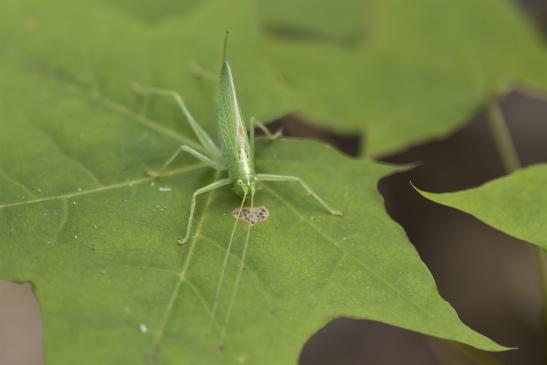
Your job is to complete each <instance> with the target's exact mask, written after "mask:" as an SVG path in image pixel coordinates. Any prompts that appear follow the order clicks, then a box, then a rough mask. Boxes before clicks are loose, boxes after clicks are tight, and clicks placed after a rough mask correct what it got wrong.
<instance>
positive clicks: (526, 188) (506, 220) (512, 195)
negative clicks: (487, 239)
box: [420, 164, 547, 250]
mask: <svg viewBox="0 0 547 365" xmlns="http://www.w3.org/2000/svg"><path fill="white" fill-rule="evenodd" d="M420 193H421V194H422V195H423V196H424V197H426V198H428V199H430V200H432V201H434V202H437V203H439V204H444V205H447V206H450V207H453V208H456V209H459V210H461V211H464V212H466V213H468V214H471V215H473V216H475V217H476V218H477V219H480V220H481V221H483V222H484V223H486V224H488V225H490V226H492V227H494V228H496V229H498V230H500V231H502V232H505V233H507V234H509V235H511V236H513V237H516V238H518V239H521V240H525V241H528V242H530V243H533V244H535V245H537V246H539V247H541V248H542V249H543V250H547V227H546V226H545V222H546V221H547V210H546V209H545V207H547V164H539V165H534V166H531V167H527V168H524V169H520V170H517V171H516V172H514V173H512V174H511V175H508V176H505V177H502V178H499V179H496V180H493V181H490V182H488V183H486V184H484V185H482V186H479V187H477V188H474V189H468V190H463V191H457V192H452V193H442V194H436V193H429V192H425V191H420Z"/></svg>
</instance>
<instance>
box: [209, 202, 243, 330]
mask: <svg viewBox="0 0 547 365" xmlns="http://www.w3.org/2000/svg"><path fill="white" fill-rule="evenodd" d="M246 199H247V194H246V193H245V194H244V195H243V199H242V200H241V205H240V206H239V210H238V215H239V216H241V212H242V209H243V204H245V200H246ZM238 222H239V219H236V221H235V222H234V225H233V227H232V233H231V234H230V241H229V242H228V247H227V248H226V253H225V254H224V261H223V262H222V269H221V270H220V277H219V278H218V284H217V289H216V293H215V300H214V302H213V308H212V309H211V322H210V327H213V325H214V322H215V317H216V313H217V308H218V302H219V300H220V292H221V291H222V283H223V281H224V274H225V272H226V266H228V258H229V257H230V252H231V250H232V242H233V241H234V235H235V232H236V228H237V224H238Z"/></svg>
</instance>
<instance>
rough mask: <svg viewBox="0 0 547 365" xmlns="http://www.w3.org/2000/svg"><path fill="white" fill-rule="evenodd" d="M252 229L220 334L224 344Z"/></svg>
mask: <svg viewBox="0 0 547 365" xmlns="http://www.w3.org/2000/svg"><path fill="white" fill-rule="evenodd" d="M254 197H255V194H254V191H252V192H251V214H252V212H253V204H254ZM251 227H252V224H249V227H248V228H247V236H246V237H245V245H244V246H243V253H242V254H241V262H240V264H239V269H238V270H237V275H236V281H235V283H234V290H233V291H232V297H231V298H230V303H229V304H228V309H227V311H226V317H225V318H224V325H223V326H222V332H221V333H220V341H221V343H222V342H224V337H225V336H226V329H227V327H228V323H229V322H230V316H231V314H232V308H233V306H234V303H235V300H236V296H237V290H238V289H239V282H240V280H241V274H242V272H243V267H244V266H245V258H246V256H247V248H248V247H249V237H250V236H251Z"/></svg>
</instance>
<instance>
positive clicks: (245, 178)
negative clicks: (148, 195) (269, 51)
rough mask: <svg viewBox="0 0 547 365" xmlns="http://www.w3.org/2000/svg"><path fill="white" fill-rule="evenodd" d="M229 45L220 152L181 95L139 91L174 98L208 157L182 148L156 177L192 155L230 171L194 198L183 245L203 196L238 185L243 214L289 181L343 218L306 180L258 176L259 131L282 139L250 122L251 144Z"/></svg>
mask: <svg viewBox="0 0 547 365" xmlns="http://www.w3.org/2000/svg"><path fill="white" fill-rule="evenodd" d="M227 42H228V32H226V36H225V38H224V49H223V59H222V66H221V70H220V78H219V80H218V81H219V89H218V95H217V129H218V139H219V142H220V148H219V147H218V146H217V145H216V144H215V143H214V142H213V140H212V139H211V137H209V135H208V134H207V132H205V130H203V128H202V127H201V126H200V125H199V124H198V123H197V122H196V120H195V119H194V117H193V116H192V115H191V113H190V111H189V110H188V108H187V107H186V105H185V103H184V101H183V99H182V97H181V96H180V95H179V94H178V93H176V92H175V91H170V90H164V89H160V88H155V87H142V86H140V85H137V84H135V85H134V89H135V91H136V92H137V93H140V94H156V95H164V96H170V97H172V98H174V100H175V102H176V103H177V104H178V106H179V107H180V109H181V111H182V113H183V114H184V116H185V117H186V119H187V120H188V122H189V123H190V126H191V127H192V130H193V131H194V133H195V134H196V136H197V138H198V140H199V142H200V143H201V145H202V147H203V149H204V151H205V154H204V153H201V152H200V151H197V150H195V149H194V148H192V147H190V146H188V145H182V146H180V147H179V148H178V149H177V150H176V151H175V153H174V154H173V155H172V156H171V157H169V158H168V159H167V161H165V163H164V164H163V165H162V166H161V167H160V169H159V170H158V171H157V172H156V173H155V174H156V175H159V174H160V173H161V172H162V171H163V170H164V169H165V168H166V167H167V166H168V165H169V164H171V163H172V162H173V161H174V160H175V159H176V158H177V156H178V155H179V154H180V153H181V152H183V151H184V152H187V153H189V154H191V155H193V156H194V157H196V158H197V159H199V160H201V161H203V162H204V163H205V164H207V165H208V166H210V167H212V168H213V169H215V170H217V171H227V172H228V176H227V177H225V178H222V179H219V180H217V181H215V182H213V183H211V184H209V185H206V186H204V187H202V188H200V189H197V190H196V191H195V192H194V193H193V195H192V202H191V205H190V215H189V218H188V223H187V226H186V234H185V236H184V238H182V239H180V240H179V243H180V244H184V243H186V242H188V240H189V238H190V234H191V230H192V223H193V220H194V211H195V206H196V198H197V196H198V195H201V194H204V193H207V192H211V191H213V190H215V189H218V188H221V187H223V186H226V185H230V184H233V188H234V190H235V192H236V193H237V194H238V195H240V196H242V201H241V206H240V208H239V211H240V212H241V208H242V207H243V205H244V203H245V201H246V199H247V197H248V196H250V199H251V212H252V210H253V204H254V194H255V192H256V187H257V184H258V183H259V182H260V181H285V182H296V183H298V184H300V186H301V187H302V188H303V189H304V190H305V191H306V192H307V193H308V194H309V195H311V196H312V197H313V198H315V200H316V201H317V202H318V203H319V204H320V205H321V206H323V207H324V208H325V209H326V210H327V211H328V212H329V213H330V214H332V215H337V216H341V215H342V212H341V211H339V210H335V209H333V208H331V207H330V206H329V205H328V204H327V203H326V202H325V201H324V200H323V199H322V198H321V197H320V196H319V195H318V194H317V193H315V192H314V191H313V190H312V189H311V188H310V187H309V186H308V184H306V182H304V181H303V180H302V179H301V178H299V177H297V176H286V175H275V174H268V173H256V172H255V168H254V153H255V150H254V147H255V133H254V129H255V126H257V127H258V128H260V129H261V130H262V131H263V132H264V134H265V136H266V138H268V139H270V140H275V139H277V138H278V137H280V136H281V133H280V131H278V132H277V133H275V134H272V133H271V132H270V131H269V130H268V129H267V128H266V127H265V126H264V125H263V124H261V123H260V122H258V121H257V120H256V119H255V118H254V117H251V119H250V133H249V134H250V138H249V136H248V134H247V128H246V126H245V122H244V121H243V118H242V116H241V110H240V108H239V104H238V101H237V96H236V91H235V85H234V79H233V76H232V70H231V67H230V65H229V63H228V61H227V59H226V48H227ZM238 221H239V220H237V219H236V222H235V223H234V225H233V228H232V232H231V235H230V242H229V243H228V247H227V251H226V255H225V257H224V263H223V267H222V271H221V274H220V279H219V283H218V286H217V292H216V298H215V302H214V305H213V309H212V318H211V323H212V322H213V321H214V318H215V314H216V309H217V304H218V298H219V295H220V290H221V286H222V282H223V277H224V271H225V268H226V265H227V262H228V257H229V253H230V250H231V245H232V241H233V238H234V234H235V230H236V226H237V223H238ZM250 228H251V225H250V224H249V227H248V230H247V235H246V240H245V246H244V249H243V253H242V257H241V262H242V264H241V265H240V267H239V271H238V274H237V277H236V282H235V284H234V290H233V293H232V298H231V301H230V305H229V307H228V310H227V315H226V319H225V323H224V328H223V330H222V333H221V338H223V337H224V335H225V331H226V325H227V323H228V320H229V317H230V312H231V308H232V306H233V302H234V300H235V296H236V292H237V288H238V285H239V280H240V277H241V271H242V268H243V263H244V262H245V255H246V252H247V246H248V242H249V235H250Z"/></svg>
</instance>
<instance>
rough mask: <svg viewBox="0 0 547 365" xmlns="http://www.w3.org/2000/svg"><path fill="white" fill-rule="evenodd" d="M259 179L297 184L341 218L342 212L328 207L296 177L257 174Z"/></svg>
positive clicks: (331, 212)
mask: <svg viewBox="0 0 547 365" xmlns="http://www.w3.org/2000/svg"><path fill="white" fill-rule="evenodd" d="M256 177H257V179H258V180H259V181H285V182H296V183H298V184H300V186H302V188H303V189H304V190H306V192H307V193H308V194H310V195H311V196H313V197H314V198H315V200H317V202H319V204H321V205H322V206H323V207H324V208H325V209H326V210H327V211H328V212H329V213H330V214H332V215H338V216H341V215H342V212H341V211H339V210H336V209H333V208H332V207H331V206H330V205H328V204H327V203H326V202H325V201H324V200H323V199H322V198H321V197H320V196H319V195H317V193H316V192H315V191H313V190H312V189H311V188H310V187H309V186H308V184H306V182H304V180H302V179H301V178H299V177H296V176H287V175H274V174H257V175H256Z"/></svg>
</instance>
